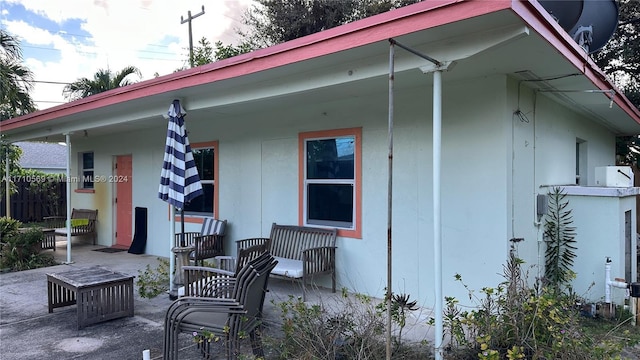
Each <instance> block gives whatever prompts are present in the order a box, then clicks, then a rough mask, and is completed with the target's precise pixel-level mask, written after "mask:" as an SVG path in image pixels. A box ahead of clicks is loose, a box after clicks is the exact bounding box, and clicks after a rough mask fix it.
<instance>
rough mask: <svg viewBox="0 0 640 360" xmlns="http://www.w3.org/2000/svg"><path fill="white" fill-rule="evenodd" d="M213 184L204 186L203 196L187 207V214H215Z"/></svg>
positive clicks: (185, 209) (185, 208)
mask: <svg viewBox="0 0 640 360" xmlns="http://www.w3.org/2000/svg"><path fill="white" fill-rule="evenodd" d="M213 186H214V185H213V184H202V191H203V194H202V195H201V196H198V197H197V198H195V199H193V200H191V202H190V203H188V204H187V205H185V207H184V211H185V213H206V214H208V215H211V214H213Z"/></svg>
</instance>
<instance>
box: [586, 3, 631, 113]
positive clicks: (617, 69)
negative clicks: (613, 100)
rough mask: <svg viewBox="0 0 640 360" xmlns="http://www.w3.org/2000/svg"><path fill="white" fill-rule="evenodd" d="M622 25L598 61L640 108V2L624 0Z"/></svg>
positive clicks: (619, 25)
mask: <svg viewBox="0 0 640 360" xmlns="http://www.w3.org/2000/svg"><path fill="white" fill-rule="evenodd" d="M619 5H620V17H619V21H618V28H617V29H616V32H615V34H614V35H613V37H612V38H611V40H610V41H609V42H608V43H607V44H606V45H605V46H604V47H603V48H602V49H601V50H600V51H599V52H597V53H596V54H594V60H595V61H596V63H597V64H598V66H600V68H602V69H603V70H604V72H606V73H607V75H609V76H611V77H612V79H613V81H614V82H615V83H616V85H618V86H619V87H620V88H621V89H622V90H623V91H624V92H625V95H626V96H627V97H628V98H629V100H631V102H632V103H633V104H635V106H637V107H638V108H639V109H640V2H639V1H637V0H620V1H619Z"/></svg>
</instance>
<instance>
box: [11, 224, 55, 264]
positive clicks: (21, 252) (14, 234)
mask: <svg viewBox="0 0 640 360" xmlns="http://www.w3.org/2000/svg"><path fill="white" fill-rule="evenodd" d="M16 223H17V224H18V225H17V226H16ZM0 224H2V225H0V226H2V250H0V268H2V269H9V270H11V271H20V270H28V269H35V268H39V267H45V266H52V265H55V264H56V262H55V260H54V259H53V256H52V255H51V254H43V253H40V251H41V250H42V248H41V245H42V240H43V239H44V234H43V233H42V230H40V229H37V228H30V229H25V230H24V231H18V226H19V224H20V223H19V222H12V221H7V220H4V218H3V220H2V221H0ZM14 227H15V229H14Z"/></svg>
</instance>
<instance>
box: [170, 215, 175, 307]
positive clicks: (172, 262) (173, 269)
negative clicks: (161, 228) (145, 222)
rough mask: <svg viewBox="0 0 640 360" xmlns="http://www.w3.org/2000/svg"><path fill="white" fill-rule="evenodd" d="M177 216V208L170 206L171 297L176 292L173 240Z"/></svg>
mask: <svg viewBox="0 0 640 360" xmlns="http://www.w3.org/2000/svg"><path fill="white" fill-rule="evenodd" d="M175 214H176V208H175V207H174V206H169V219H170V221H169V229H170V230H169V233H170V235H169V296H171V295H172V294H173V292H174V286H173V278H174V276H175V275H174V274H173V273H174V271H175V266H176V262H175V256H174V254H173V246H174V244H173V241H174V240H173V239H174V237H175V233H176V223H175V221H174V217H175Z"/></svg>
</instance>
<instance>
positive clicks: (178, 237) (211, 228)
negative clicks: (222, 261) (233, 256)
mask: <svg viewBox="0 0 640 360" xmlns="http://www.w3.org/2000/svg"><path fill="white" fill-rule="evenodd" d="M226 227H227V220H218V219H214V218H212V217H206V218H204V221H203V222H202V229H201V230H200V232H196V231H192V232H184V233H177V234H175V239H174V246H175V247H185V246H193V251H192V252H191V253H190V254H189V260H191V261H193V262H194V264H196V265H203V264H204V260H205V259H211V258H213V257H216V256H220V255H224V246H223V244H224V234H225V230H226Z"/></svg>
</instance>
